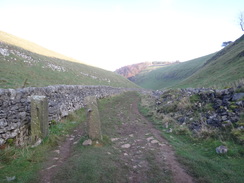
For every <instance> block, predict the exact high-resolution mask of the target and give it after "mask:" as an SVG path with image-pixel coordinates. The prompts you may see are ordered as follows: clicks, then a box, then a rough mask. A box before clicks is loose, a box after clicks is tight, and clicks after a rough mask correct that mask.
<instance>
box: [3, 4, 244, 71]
mask: <svg viewBox="0 0 244 183" xmlns="http://www.w3.org/2000/svg"><path fill="white" fill-rule="evenodd" d="M242 11H244V0H0V17H1V20H0V30H2V31H5V32H8V33H10V34H13V35H15V36H18V37H21V38H24V39H27V40H29V41H32V42H35V43H37V44H39V45H41V46H43V47H46V48H48V49H51V50H53V51H56V52H59V53H62V54H64V55H66V56H69V57H73V58H75V59H78V60H80V61H83V62H86V63H88V64H91V65H95V66H97V67H100V68H103V69H106V70H111V71H113V70H115V69H117V68H120V67H122V66H125V65H129V64H134V63H139V62H145V61H176V60H179V61H186V60H190V59H193V58H196V57H200V56H204V55H207V54H210V53H213V52H215V51H218V50H220V49H221V44H222V42H224V41H234V40H236V39H237V38H239V37H240V36H241V35H242V34H243V31H241V28H240V26H239V22H238V16H239V14H240V12H242Z"/></svg>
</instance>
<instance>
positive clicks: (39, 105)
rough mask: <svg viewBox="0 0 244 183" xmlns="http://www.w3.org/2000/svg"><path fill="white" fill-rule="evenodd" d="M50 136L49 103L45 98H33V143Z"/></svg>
mask: <svg viewBox="0 0 244 183" xmlns="http://www.w3.org/2000/svg"><path fill="white" fill-rule="evenodd" d="M47 135H48V103H47V98H46V97H45V96H32V97H31V142H32V143H35V142H36V141H37V140H39V139H40V138H41V139H42V138H44V137H46V136H47Z"/></svg>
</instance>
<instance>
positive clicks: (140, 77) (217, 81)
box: [131, 35, 244, 89]
mask: <svg viewBox="0 0 244 183" xmlns="http://www.w3.org/2000/svg"><path fill="white" fill-rule="evenodd" d="M243 71H244V35H243V36H241V37H240V38H239V39H237V40H236V41H235V42H233V43H231V44H230V45H228V46H226V47H225V48H223V49H222V50H220V51H219V52H217V53H213V54H209V55H206V56H203V57H200V58H196V59H193V60H190V61H187V62H183V63H179V64H174V65H170V66H167V67H163V68H158V69H155V70H152V71H151V72H141V73H139V74H137V75H135V76H134V77H133V78H132V79H131V81H133V82H135V83H136V84H137V85H139V86H141V87H143V88H150V89H162V88H187V87H212V86H215V87H220V88H221V87H226V86H228V85H229V84H230V83H234V82H236V81H238V80H241V79H243V78H244V72H243Z"/></svg>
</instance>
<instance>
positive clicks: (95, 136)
mask: <svg viewBox="0 0 244 183" xmlns="http://www.w3.org/2000/svg"><path fill="white" fill-rule="evenodd" d="M85 104H86V106H87V109H88V110H87V128H88V136H89V138H90V139H92V140H101V139H102V132H101V122H100V116H99V111H98V107H97V99H96V96H88V97H86V98H85Z"/></svg>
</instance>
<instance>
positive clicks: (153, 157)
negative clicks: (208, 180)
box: [40, 94, 193, 183]
mask: <svg viewBox="0 0 244 183" xmlns="http://www.w3.org/2000/svg"><path fill="white" fill-rule="evenodd" d="M130 95H131V96H130V100H129V101H125V99H126V97H125V96H124V97H125V98H123V97H122V98H121V100H118V101H117V103H116V105H115V106H114V104H112V105H111V106H113V108H111V109H105V111H102V112H103V116H104V115H111V114H109V112H108V113H107V114H106V110H114V111H116V112H113V115H114V116H113V117H115V118H116V119H117V120H120V122H121V124H120V125H116V126H115V133H113V134H116V135H113V136H111V141H112V148H114V149H116V150H118V151H119V152H120V154H119V156H120V157H119V159H120V165H123V166H126V167H128V170H129V171H128V174H127V175H124V176H127V177H128V179H127V180H128V181H127V182H130V183H141V182H157V183H159V182H162V183H163V182H174V183H192V182H193V179H192V177H191V176H189V175H188V174H187V173H186V172H185V171H184V169H183V168H182V166H181V165H180V164H179V163H178V162H177V161H176V158H175V155H174V152H173V150H172V148H171V146H170V145H169V144H168V143H167V141H166V140H165V139H164V138H163V137H162V136H161V132H160V131H158V130H157V129H155V128H154V127H153V125H152V124H151V123H150V122H149V121H148V120H147V119H145V118H144V116H142V115H141V114H140V113H139V111H138V102H139V99H140V98H139V97H138V96H137V95H135V94H130ZM115 109H116V110H115ZM104 113H105V114H104ZM83 134H84V128H83V127H82V126H80V127H79V128H77V129H76V130H75V131H74V132H73V134H71V135H69V136H68V137H67V139H66V141H64V142H63V143H61V144H60V146H59V147H58V148H57V149H56V151H54V152H52V155H51V156H50V158H49V161H48V162H47V163H46V165H45V168H44V169H43V170H42V171H41V172H40V175H41V177H42V179H41V181H40V182H42V183H48V182H52V177H54V176H55V175H56V174H57V172H58V171H59V169H60V167H61V166H62V165H63V164H65V162H66V160H67V159H69V158H70V156H71V152H72V149H73V146H75V145H76V142H77V141H78V140H79V138H80V137H81V136H82V135H83ZM118 168H119V167H118ZM67 182H68V180H67Z"/></svg>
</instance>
